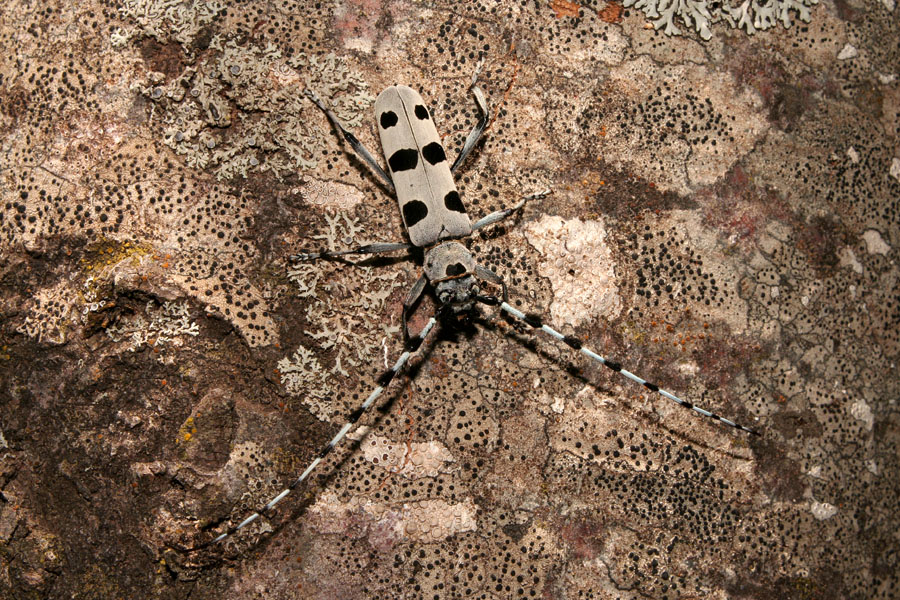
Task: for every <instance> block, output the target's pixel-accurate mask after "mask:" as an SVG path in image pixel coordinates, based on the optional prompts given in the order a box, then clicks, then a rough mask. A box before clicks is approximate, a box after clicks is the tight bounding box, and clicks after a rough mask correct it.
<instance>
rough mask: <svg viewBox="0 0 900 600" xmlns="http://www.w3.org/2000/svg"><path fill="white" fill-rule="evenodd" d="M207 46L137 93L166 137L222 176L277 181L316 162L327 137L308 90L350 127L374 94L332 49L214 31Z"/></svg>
mask: <svg viewBox="0 0 900 600" xmlns="http://www.w3.org/2000/svg"><path fill="white" fill-rule="evenodd" d="M209 50H210V52H208V53H205V54H204V55H203V58H202V59H201V60H200V61H199V62H198V63H197V64H196V65H192V66H189V67H187V68H185V69H184V71H183V72H182V73H180V74H179V75H178V76H175V77H171V78H169V80H168V81H166V76H165V75H164V74H163V73H158V72H152V71H151V72H149V73H148V74H147V80H146V82H145V84H144V85H141V86H139V87H138V89H139V91H140V92H141V93H142V94H143V95H144V96H145V97H146V98H147V99H148V100H150V101H151V102H153V103H154V104H155V105H156V106H158V107H160V108H161V109H162V110H161V112H159V113H156V114H157V116H158V118H159V119H160V120H161V124H162V128H163V141H164V142H165V144H166V145H167V146H169V147H170V148H171V149H172V150H173V151H174V152H175V153H177V154H179V155H181V156H183V157H184V160H185V162H186V163H187V164H188V165H190V166H191V167H193V168H197V169H207V168H209V169H212V170H213V171H214V172H215V174H216V177H217V178H218V179H219V180H231V179H234V178H238V177H240V178H246V177H248V176H249V175H250V174H253V173H266V172H269V173H271V174H272V175H273V176H275V177H276V178H278V179H283V178H284V177H286V176H288V175H290V174H293V173H295V172H297V171H298V170H303V169H312V168H314V167H316V165H317V160H316V158H315V154H316V152H317V150H318V149H319V148H320V147H321V144H322V140H323V139H324V136H326V135H329V134H330V132H329V131H328V129H327V127H326V126H325V125H326V123H325V122H323V121H322V119H311V118H310V115H311V114H315V111H317V110H318V109H317V108H316V107H315V106H314V105H312V103H311V102H310V101H309V100H308V99H307V98H306V97H305V96H304V90H305V89H312V90H314V91H315V92H316V93H317V94H320V95H322V96H323V97H324V98H325V99H327V101H328V103H329V105H330V106H331V107H332V108H333V110H334V111H335V113H336V114H337V115H338V116H339V117H340V118H341V119H342V120H343V121H344V122H345V123H346V125H347V126H348V127H355V126H357V125H358V124H359V123H360V122H361V120H362V117H363V115H364V114H366V113H367V112H368V108H369V107H370V106H371V104H372V102H373V101H374V97H373V96H372V95H371V94H369V92H368V83H367V82H366V81H365V80H364V79H363V78H362V77H361V76H360V75H359V74H358V73H357V72H356V71H355V70H354V69H352V68H351V67H350V66H349V65H348V63H347V61H345V60H342V59H340V58H338V57H337V56H336V55H335V54H327V55H324V56H315V55H306V54H296V55H293V56H286V55H285V54H284V53H283V52H282V50H281V49H280V48H279V47H278V46H276V45H275V44H271V43H270V44H267V45H265V46H258V45H254V44H252V43H249V42H245V43H242V44H239V43H238V42H237V41H236V40H235V39H233V38H228V37H223V36H221V35H216V36H214V37H213V38H212V40H211V41H210V44H209Z"/></svg>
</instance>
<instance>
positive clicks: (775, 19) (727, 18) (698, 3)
mask: <svg viewBox="0 0 900 600" xmlns="http://www.w3.org/2000/svg"><path fill="white" fill-rule="evenodd" d="M818 3H819V2H818V0H772V1H770V2H758V1H757V0H744V1H743V2H741V3H739V4H737V5H732V4H729V3H728V2H723V3H713V2H708V1H707V0H625V2H624V5H625V7H626V8H631V7H633V8H637V9H639V10H642V11H643V12H644V14H645V15H646V16H647V18H648V19H650V20H651V22H652V23H653V27H654V28H655V29H662V30H663V32H664V33H665V34H666V35H681V30H680V29H679V28H678V26H677V25H676V22H677V21H679V20H680V21H681V22H682V23H683V24H684V25H685V26H687V27H688V28H693V29H694V30H696V31H697V33H698V34H699V35H700V37H701V38H703V39H704V40H709V39H710V38H712V32H711V31H710V29H709V26H710V25H711V24H713V23H718V22H721V21H724V22H726V23H727V24H728V25H729V26H731V27H732V28H733V29H743V30H744V31H746V32H747V34H748V35H753V34H754V33H756V32H757V31H765V30H766V29H770V28H772V27H774V26H775V25H777V24H778V23H781V25H782V26H783V27H784V28H785V29H788V28H790V26H791V24H792V23H793V18H792V17H793V15H796V18H797V19H799V20H801V21H803V22H804V23H809V21H810V11H809V9H810V8H811V7H813V6H815V5H817V4H818Z"/></svg>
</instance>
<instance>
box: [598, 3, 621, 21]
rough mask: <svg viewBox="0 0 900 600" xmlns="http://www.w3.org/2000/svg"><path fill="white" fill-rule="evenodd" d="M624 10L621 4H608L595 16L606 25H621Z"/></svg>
mask: <svg viewBox="0 0 900 600" xmlns="http://www.w3.org/2000/svg"><path fill="white" fill-rule="evenodd" d="M624 10H625V9H624V8H622V5H621V4H616V3H615V2H610V3H609V4H607V5H606V6H604V7H603V8H602V9H601V10H600V11H598V12H597V16H598V17H600V19H601V20H603V21H606V22H607V23H621V22H622V13H623V12H624Z"/></svg>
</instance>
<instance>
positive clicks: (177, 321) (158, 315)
mask: <svg viewBox="0 0 900 600" xmlns="http://www.w3.org/2000/svg"><path fill="white" fill-rule="evenodd" d="M145 313H146V317H145V316H144V315H141V314H137V315H135V316H134V318H133V319H131V320H128V321H122V322H120V323H119V324H117V325H113V326H111V327H108V328H107V329H106V335H107V336H109V338H110V339H111V340H112V341H114V342H116V343H122V342H125V343H126V345H127V347H128V350H129V351H131V352H134V351H135V350H137V349H139V348H141V347H142V346H144V345H148V346H153V347H156V346H163V345H171V346H181V345H183V344H184V336H191V337H196V336H197V334H199V333H200V327H199V326H198V325H197V323H196V322H194V321H193V320H192V319H191V313H190V307H189V306H188V304H187V303H186V302H168V301H167V302H163V303H162V305H161V306H160V305H157V304H156V303H155V302H153V301H152V300H151V301H149V302H147V306H146V308H145Z"/></svg>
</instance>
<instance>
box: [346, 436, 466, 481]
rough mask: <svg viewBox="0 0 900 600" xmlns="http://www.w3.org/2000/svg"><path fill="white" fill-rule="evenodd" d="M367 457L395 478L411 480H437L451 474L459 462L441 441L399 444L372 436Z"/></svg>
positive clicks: (365, 444)
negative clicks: (402, 477) (396, 476)
mask: <svg viewBox="0 0 900 600" xmlns="http://www.w3.org/2000/svg"><path fill="white" fill-rule="evenodd" d="M362 449H363V456H364V457H365V459H366V460H367V461H369V462H371V463H372V464H376V465H378V466H380V467H382V468H383V469H385V470H387V471H389V472H390V473H393V474H395V475H403V476H404V477H408V478H411V479H414V478H418V477H434V476H436V475H438V474H439V473H446V472H448V471H450V470H451V469H450V468H449V465H450V463H454V462H456V459H455V458H454V457H453V454H451V453H450V450H448V449H447V447H446V446H444V445H443V444H441V443H440V442H436V441H431V442H410V443H408V444H407V443H405V442H395V441H393V440H390V439H388V438H386V437H383V436H378V435H371V436H369V437H367V438H366V439H365V441H364V442H363V447H362Z"/></svg>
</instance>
